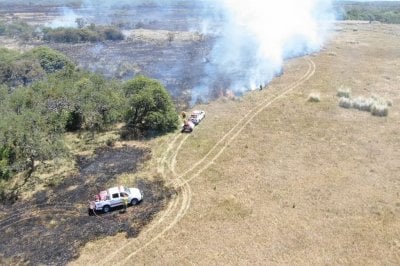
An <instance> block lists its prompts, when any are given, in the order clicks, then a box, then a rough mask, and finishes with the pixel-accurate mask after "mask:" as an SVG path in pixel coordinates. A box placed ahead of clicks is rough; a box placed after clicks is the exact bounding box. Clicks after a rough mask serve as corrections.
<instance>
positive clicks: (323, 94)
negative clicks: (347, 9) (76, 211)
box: [71, 23, 400, 265]
mask: <svg viewBox="0 0 400 266" xmlns="http://www.w3.org/2000/svg"><path fill="white" fill-rule="evenodd" d="M399 29H400V28H399V27H398V26H389V25H381V24H347V23H342V24H338V25H337V27H336V31H335V34H334V36H333V37H332V39H331V41H330V42H329V43H328V44H327V45H326V47H325V48H324V49H323V50H322V51H321V52H320V53H318V54H316V55H312V56H309V57H305V58H298V59H294V60H290V61H288V62H287V63H286V65H285V72H284V75H282V76H281V77H279V78H277V79H275V80H274V81H273V82H272V84H270V86H269V88H268V89H264V90H262V91H254V92H251V93H248V94H247V95H245V96H244V97H243V98H242V99H239V100H231V99H220V100H218V101H215V102H212V103H211V104H208V105H204V106H197V107H196V108H201V109H204V110H206V112H207V117H206V119H205V120H204V121H203V122H202V123H201V124H200V125H199V126H198V127H197V128H196V129H195V131H194V132H193V133H192V134H190V135H182V134H180V133H176V134H173V135H169V136H166V137H165V138H164V139H161V140H160V139H158V140H156V141H155V143H154V144H153V146H154V147H156V148H155V149H154V151H153V155H154V156H153V160H152V161H151V162H150V163H149V165H147V166H146V167H145V169H144V170H143V172H142V173H138V175H141V176H151V175H152V174H150V173H151V172H158V174H159V175H161V176H162V177H163V178H165V179H166V182H167V184H169V185H171V186H174V187H175V188H177V189H178V193H177V195H176V196H175V197H173V199H172V200H171V201H170V203H169V205H168V206H167V207H166V209H165V210H164V211H163V212H161V213H159V214H158V216H157V217H156V218H155V219H154V220H153V221H152V223H151V224H149V225H148V226H147V227H146V228H145V229H144V230H143V231H142V232H141V233H140V234H139V236H138V237H137V238H133V239H132V238H126V237H125V234H119V235H117V236H114V237H109V238H105V239H101V240H97V241H95V242H91V243H88V244H87V245H86V246H85V247H84V248H83V249H82V250H81V255H80V257H79V258H78V259H77V260H75V261H73V262H72V263H71V264H73V265H85V264H86V265H91V264H94V263H96V264H102V265H103V264H104V265H105V264H109V263H113V264H127V265H131V264H140V265H142V264H146V265H148V264H150V265H153V264H156V265H177V264H184V265H186V264H200V265H209V264H212V265H224V264H234V265H236V264H240V265H243V264H258V265H266V264H267V265H268V264H290V265H291V264H358V265H371V264H373V265H374V264H383V265H398V264H400V219H399V218H400V194H399V193H400V179H399V172H400V135H399V129H400V128H399V125H400V113H399V111H400V107H399V106H400V105H399V104H398V103H399V102H400V90H399V84H400V73H399V69H400V49H399V47H400V36H399V35H398V32H399ZM342 85H343V86H347V87H350V88H351V89H352V95H353V96H355V97H356V96H365V97H369V96H371V95H372V94H377V95H379V96H381V97H384V98H386V99H390V100H392V101H393V107H391V108H390V110H389V115H388V117H375V116H372V115H371V114H370V113H368V112H361V111H358V110H355V109H344V108H340V107H339V106H338V100H339V99H338V98H337V97H336V92H337V90H338V88H339V87H340V86H342ZM310 93H318V94H319V95H320V102H316V103H314V102H308V101H307V99H308V96H309V95H310ZM146 169H147V170H146ZM146 171H147V172H146ZM99 251H100V253H101V256H99Z"/></svg>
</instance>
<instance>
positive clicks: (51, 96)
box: [0, 47, 178, 197]
mask: <svg viewBox="0 0 400 266" xmlns="http://www.w3.org/2000/svg"><path fill="white" fill-rule="evenodd" d="M2 51H3V53H5V54H12V55H14V56H13V57H10V58H9V61H8V62H10V63H11V64H16V62H18V60H20V58H25V57H28V58H31V54H39V57H38V58H39V61H38V64H39V65H40V68H41V69H43V71H44V72H43V73H44V74H43V75H41V76H40V78H38V79H36V80H35V81H32V82H31V83H27V84H22V85H20V86H18V87H10V86H8V85H7V84H6V83H4V82H2V84H1V85H0V113H1V117H2V119H1V120H0V197H1V196H2V195H1V191H2V189H1V184H5V183H4V182H6V181H7V180H10V179H11V178H12V177H13V175H14V174H16V173H24V175H25V176H26V178H27V179H29V177H30V176H31V174H32V173H33V171H34V170H35V165H37V163H38V162H41V161H42V162H44V161H46V160H53V159H56V158H62V157H64V156H67V155H68V149H67V148H66V147H65V145H64V143H63V141H62V140H63V134H64V133H65V132H67V131H77V130H80V131H82V130H84V131H90V132H92V133H93V135H94V134H95V133H96V132H99V131H102V130H106V129H108V128H109V127H111V126H113V125H114V124H115V123H118V122H125V125H126V126H125V127H124V128H123V129H122V130H121V137H123V138H137V137H140V136H155V135H158V134H163V133H165V132H169V131H172V130H175V129H176V127H177V124H178V114H177V112H176V109H175V106H174V105H173V102H172V99H171V97H170V95H169V94H168V92H167V91H166V89H165V88H164V87H163V86H162V85H161V84H160V83H159V82H158V81H156V80H152V79H149V78H146V77H137V78H135V79H133V80H130V81H127V82H121V81H115V80H107V79H105V78H104V77H102V76H100V75H98V74H94V73H89V72H86V71H82V70H80V69H78V68H76V67H75V65H73V64H72V63H71V62H70V61H68V60H67V59H66V58H65V57H64V56H63V55H61V54H59V53H57V52H55V51H53V50H51V49H49V48H44V47H41V48H37V49H34V50H32V51H30V52H27V53H25V54H20V55H18V56H17V55H15V52H13V51H9V50H5V49H3V50H2ZM55 55H56V56H55ZM40 59H43V60H42V61H40ZM60 60H61V61H62V62H63V63H62V64H60ZM41 62H42V64H40V63H41ZM35 67H38V68H39V66H35ZM1 180H3V181H1ZM1 182H3V183H1ZM3 197H5V194H3Z"/></svg>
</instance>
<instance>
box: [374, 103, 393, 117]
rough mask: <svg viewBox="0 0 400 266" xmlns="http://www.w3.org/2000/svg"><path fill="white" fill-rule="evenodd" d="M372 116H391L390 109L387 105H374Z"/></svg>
mask: <svg viewBox="0 0 400 266" xmlns="http://www.w3.org/2000/svg"><path fill="white" fill-rule="evenodd" d="M371 114H372V115H374V116H387V115H388V114H389V107H388V105H387V104H381V103H374V104H373V105H372V109H371Z"/></svg>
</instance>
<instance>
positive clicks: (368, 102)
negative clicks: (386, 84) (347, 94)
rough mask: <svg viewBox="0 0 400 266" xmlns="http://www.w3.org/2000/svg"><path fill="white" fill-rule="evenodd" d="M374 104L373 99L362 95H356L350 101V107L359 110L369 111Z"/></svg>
mask: <svg viewBox="0 0 400 266" xmlns="http://www.w3.org/2000/svg"><path fill="white" fill-rule="evenodd" d="M373 104H374V100H373V99H371V98H370V99H367V98H364V97H357V98H356V99H355V100H353V101H352V107H353V108H355V109H358V110H360V111H366V112H371V108H372V105H373Z"/></svg>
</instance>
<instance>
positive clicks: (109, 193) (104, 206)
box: [89, 186, 143, 215]
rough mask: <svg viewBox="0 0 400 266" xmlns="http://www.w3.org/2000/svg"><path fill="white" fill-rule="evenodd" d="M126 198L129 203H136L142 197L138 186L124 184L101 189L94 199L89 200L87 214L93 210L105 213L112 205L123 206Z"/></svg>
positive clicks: (92, 212)
mask: <svg viewBox="0 0 400 266" xmlns="http://www.w3.org/2000/svg"><path fill="white" fill-rule="evenodd" d="M126 199H127V202H128V203H129V204H131V205H136V204H138V203H139V202H140V201H141V200H142V199H143V195H142V193H141V192H140V190H139V189H138V188H127V187H124V186H119V187H112V188H109V189H107V190H104V191H101V192H100V193H99V194H97V195H96V196H95V200H94V201H91V202H90V204H89V215H91V214H94V212H95V211H102V212H104V213H107V212H109V211H111V209H112V208H114V207H118V206H123V205H124V204H125V202H124V201H125V200H126Z"/></svg>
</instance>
